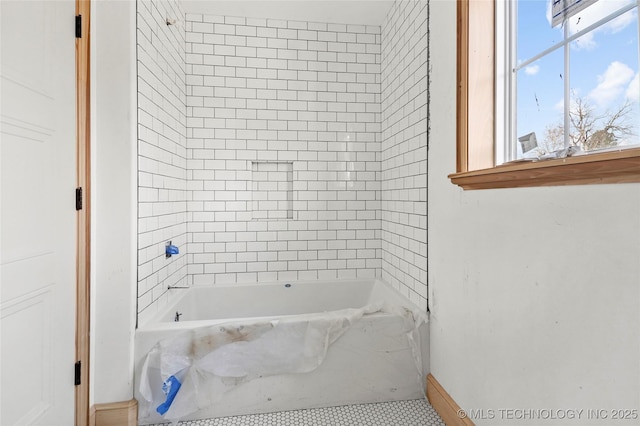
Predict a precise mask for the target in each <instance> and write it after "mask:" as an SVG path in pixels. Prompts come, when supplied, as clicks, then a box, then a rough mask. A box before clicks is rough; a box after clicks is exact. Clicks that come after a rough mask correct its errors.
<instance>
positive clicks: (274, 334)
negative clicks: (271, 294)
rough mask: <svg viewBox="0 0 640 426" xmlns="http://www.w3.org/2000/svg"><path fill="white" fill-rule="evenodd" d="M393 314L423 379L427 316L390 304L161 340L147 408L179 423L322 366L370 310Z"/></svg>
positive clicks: (144, 376) (153, 354)
mask: <svg viewBox="0 0 640 426" xmlns="http://www.w3.org/2000/svg"><path fill="white" fill-rule="evenodd" d="M381 311H382V312H387V313H392V314H395V315H399V316H401V317H403V318H404V319H405V325H406V328H405V331H406V333H407V337H408V340H409V344H410V346H411V349H412V353H413V357H414V361H415V363H416V367H417V369H418V371H417V373H418V374H419V376H420V377H421V376H422V371H421V370H422V361H421V354H420V349H419V348H420V342H419V334H418V332H417V329H418V327H419V326H420V324H422V323H424V322H426V316H425V315H423V314H421V313H419V312H412V311H409V310H407V309H405V308H401V307H398V306H391V305H389V304H383V303H380V304H373V305H368V306H365V307H363V308H360V309H344V310H339V311H332V312H325V313H321V314H309V315H300V316H295V317H289V318H284V319H275V320H272V321H263V322H254V323H242V322H237V323H225V324H217V325H212V326H207V327H200V328H195V329H191V330H188V331H185V332H183V333H180V334H179V335H177V336H176V337H173V338H169V339H165V340H162V341H160V342H158V343H157V344H156V345H155V346H154V347H153V348H152V349H151V350H150V351H149V353H148V354H147V357H146V359H145V362H144V365H143V370H142V373H141V382H140V393H141V395H142V396H143V397H144V399H145V400H146V403H144V404H143V409H144V410H147V414H148V412H149V411H148V410H151V409H154V410H156V411H157V412H158V413H159V414H160V415H162V417H163V418H165V419H167V420H172V421H174V422H175V421H177V420H179V419H181V418H183V417H185V416H187V415H189V414H192V413H194V412H196V411H198V410H199V409H201V408H204V407H207V406H208V405H210V404H212V403H213V402H214V401H215V400H216V397H218V396H220V395H222V394H224V393H225V392H227V391H228V390H230V389H232V388H234V387H236V386H238V385H240V384H242V383H244V382H247V381H250V380H252V379H256V378H260V377H266V376H273V375H278V374H291V373H306V372H310V371H313V370H315V369H316V368H317V367H318V366H320V365H321V364H322V362H323V360H324V358H325V356H326V354H327V351H328V350H329V347H330V346H331V344H332V343H334V342H335V341H336V340H337V339H338V338H339V337H340V336H341V335H342V334H344V332H345V331H346V330H347V329H349V327H350V326H351V325H352V324H353V323H354V322H355V321H358V320H359V319H360V318H362V317H363V316H364V315H370V314H374V313H376V312H381Z"/></svg>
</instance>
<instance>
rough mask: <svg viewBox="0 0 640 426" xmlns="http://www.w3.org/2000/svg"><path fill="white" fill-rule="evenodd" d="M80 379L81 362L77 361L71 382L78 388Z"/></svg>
mask: <svg viewBox="0 0 640 426" xmlns="http://www.w3.org/2000/svg"><path fill="white" fill-rule="evenodd" d="M81 377H82V362H80V361H78V362H76V368H75V378H74V380H73V384H74V385H76V386H78V385H80V383H81V380H80V378H81Z"/></svg>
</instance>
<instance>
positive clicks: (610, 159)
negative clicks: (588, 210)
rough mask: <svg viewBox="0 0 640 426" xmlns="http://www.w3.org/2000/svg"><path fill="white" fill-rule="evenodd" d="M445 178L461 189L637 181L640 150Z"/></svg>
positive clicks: (638, 178) (555, 160) (526, 163)
mask: <svg viewBox="0 0 640 426" xmlns="http://www.w3.org/2000/svg"><path fill="white" fill-rule="evenodd" d="M449 178H450V179H451V182H452V183H454V184H456V185H459V186H461V187H462V188H463V189H490V188H519V187H532V186H556V185H584V184H598V183H629V182H640V148H631V149H627V150H624V151H616V152H606V153H599V154H591V155H582V156H576V157H568V158H560V159H554V160H544V161H536V162H522V163H511V164H505V165H502V166H497V167H492V168H488V169H481V170H472V171H467V172H459V173H453V174H451V175H449Z"/></svg>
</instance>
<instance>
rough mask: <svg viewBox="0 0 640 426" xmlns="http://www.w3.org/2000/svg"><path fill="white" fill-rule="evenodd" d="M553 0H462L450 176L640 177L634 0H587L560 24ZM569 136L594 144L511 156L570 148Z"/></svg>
mask: <svg viewBox="0 0 640 426" xmlns="http://www.w3.org/2000/svg"><path fill="white" fill-rule="evenodd" d="M551 1H552V0H550V1H549V2H547V1H544V0H533V1H531V0H529V1H520V2H518V4H516V2H502V1H499V2H495V3H494V1H490V0H460V1H458V82H459V85H458V164H457V173H455V174H453V175H451V176H450V177H451V179H452V181H453V182H454V183H456V184H458V185H461V186H462V187H464V188H466V189H481V188H497V187H515V186H541V185H563V184H585V183H620V182H640V148H637V147H636V148H634V147H633V146H634V144H635V143H637V141H639V140H640V134H638V133H639V126H638V124H639V123H640V120H639V118H638V114H639V112H640V111H639V108H638V94H640V89H639V88H638V87H637V79H638V77H637V76H638V43H637V41H638V24H637V1H635V0H634V1H631V0H629V1H627V0H619V1H618V0H599V2H598V1H596V2H595V3H593V2H592V1H591V0H582V3H583V4H588V7H587V8H586V9H583V10H582V11H580V12H579V13H577V14H575V15H573V16H572V17H570V18H569V19H568V20H566V21H564V22H561V23H560V24H559V25H558V26H557V28H553V27H551V25H550V23H549V21H548V16H549V15H551V10H550V7H551ZM556 3H557V2H556ZM560 3H563V2H560ZM602 5H604V6H602ZM548 8H549V9H548ZM603 10H604V11H603ZM509 18H511V19H509ZM536 20H537V22H535V21H536ZM532 23H533V25H531V24H532ZM492 29H493V31H492ZM623 39H624V41H622V40H623ZM496 41H497V43H496ZM590 43H591V44H590ZM594 43H601V44H602V46H600V47H599V49H600V53H595V52H594V49H593V47H594ZM623 43H629V44H628V45H625V46H621V44H623ZM496 46H497V48H496ZM627 46H628V48H625V47H627ZM607 61H608V62H607ZM496 63H497V64H498V65H497V66H496ZM598 64H601V65H598ZM598 67H600V68H602V69H598ZM503 70H504V71H503ZM556 74H557V76H556ZM496 77H498V78H497V81H498V82H497V83H495V81H496ZM634 81H635V83H634ZM634 84H635V86H634ZM634 90H635V92H634ZM543 93H544V94H543ZM565 99H568V100H569V102H565ZM616 117H617V118H616ZM565 129H569V130H568V131H565ZM569 146H575V147H578V148H580V151H584V152H587V153H589V154H588V155H573V156H569V157H566V158H556V159H545V160H544V161H535V162H513V160H522V159H526V158H528V157H529V158H533V157H536V159H537V158H538V157H547V158H549V157H557V156H563V157H564V156H565V155H566V154H567V150H566V148H568V147H569ZM602 148H608V150H607V149H605V150H603V149H602ZM611 148H613V150H612V149H611ZM620 148H626V149H624V150H621V149H620ZM571 151H577V150H576V149H575V148H572V149H571ZM603 151H604V152H603ZM572 154H582V152H577V153H576V152H572Z"/></svg>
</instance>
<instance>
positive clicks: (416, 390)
mask: <svg viewBox="0 0 640 426" xmlns="http://www.w3.org/2000/svg"><path fill="white" fill-rule="evenodd" d="M172 291H175V292H180V293H182V294H181V295H180V297H179V298H178V299H177V300H176V302H175V303H173V304H172V305H170V306H169V307H168V308H167V309H166V311H165V312H163V313H159V314H158V315H156V317H154V318H152V319H151V320H149V321H148V322H147V323H146V324H143V325H142V326H141V327H140V328H138V330H137V331H136V339H135V359H136V386H135V389H136V390H135V392H136V394H135V397H136V399H137V400H138V401H139V402H140V415H139V423H140V424H151V423H161V422H163V421H166V420H164V419H163V418H162V417H161V416H160V415H159V414H157V413H156V411H155V408H156V407H155V405H156V404H155V402H154V403H151V404H150V403H147V402H146V401H145V398H144V397H143V396H142V394H141V393H140V383H141V372H142V370H143V364H144V361H145V359H146V356H147V354H148V353H149V351H150V350H151V349H152V348H153V347H154V345H156V343H158V342H159V341H161V340H163V339H169V338H174V337H175V336H178V335H179V334H180V333H183V334H182V336H184V335H185V334H186V333H185V332H192V330H194V329H195V330H203V329H204V330H206V329H208V328H207V327H211V326H216V327H218V326H219V327H220V329H221V330H222V329H223V328H224V327H226V328H229V327H238V326H239V327H240V328H242V327H243V326H251V325H252V324H264V323H265V322H272V323H278V322H279V321H280V322H287V323H288V324H291V323H295V322H304V321H309V319H310V318H315V319H318V318H326V317H331V316H332V315H342V313H343V312H345V311H342V310H344V309H346V308H363V307H367V309H369V310H371V306H382V304H384V306H386V308H385V309H383V310H382V311H377V312H375V313H371V314H365V315H364V316H362V317H361V318H360V317H359V319H357V320H355V321H353V322H352V323H351V325H350V326H349V327H348V328H347V329H346V331H344V333H343V334H341V335H340V337H339V338H337V340H336V341H335V342H334V343H333V344H331V345H330V346H329V347H328V350H327V351H326V356H325V357H324V359H323V360H322V362H321V364H320V365H319V366H318V367H317V368H316V369H315V370H313V371H310V372H305V373H289V374H277V375H271V376H266V377H259V378H254V379H252V380H249V381H246V382H243V383H240V384H237V385H234V386H232V387H230V388H225V390H224V392H221V393H220V394H219V395H215V398H213V399H215V401H212V403H211V404H210V405H208V406H206V407H202V408H201V409H199V410H198V411H197V412H194V413H191V414H189V415H188V416H186V417H181V420H195V419H203V418H214V417H223V416H232V415H241V414H255V413H265V412H275V411H285V410H295V409H304V408H316V407H327V406H335V405H345V404H357V403H368V402H382V401H393V400H404V399H416V398H422V397H424V386H425V378H426V374H427V373H428V370H429V369H428V365H429V359H428V354H429V351H428V326H427V324H426V323H425V322H423V321H418V322H417V323H418V324H419V327H417V328H416V329H415V330H414V331H413V332H409V330H410V329H411V328H412V327H411V326H408V322H407V318H412V317H417V315H416V314H413V315H411V314H409V315H407V314H406V310H407V309H408V310H409V311H412V312H416V313H417V312H418V308H417V307H416V306H415V305H412V304H411V302H409V301H408V300H407V299H405V298H403V297H402V296H401V295H400V294H399V293H397V292H396V291H395V290H393V289H392V288H390V287H389V286H387V285H386V284H384V283H383V282H381V281H377V280H353V281H334V282H318V281H317V282H292V283H282V282H280V283H268V284H252V285H245V284H235V285H227V286H219V285H216V286H196V287H193V288H191V289H189V290H178V289H176V290H172ZM398 307H404V308H406V309H399V310H396V309H397V308H398ZM373 310H375V309H373ZM336 311H337V313H336ZM347 312H351V311H347ZM176 313H177V314H179V318H180V321H178V322H176V321H174V320H175V317H176ZM421 319H422V320H424V319H425V317H422V318H421ZM416 356H418V357H419V359H417V358H416ZM149 371H152V372H153V370H152V369H151V370H149ZM156 373H159V370H157V371H156ZM147 377H149V376H147ZM161 382H162V380H159V379H158V380H156V381H155V383H154V386H155V387H156V388H158V389H156V390H154V393H158V394H160V395H161V396H163V394H161V393H160V390H159V387H160V385H161Z"/></svg>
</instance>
